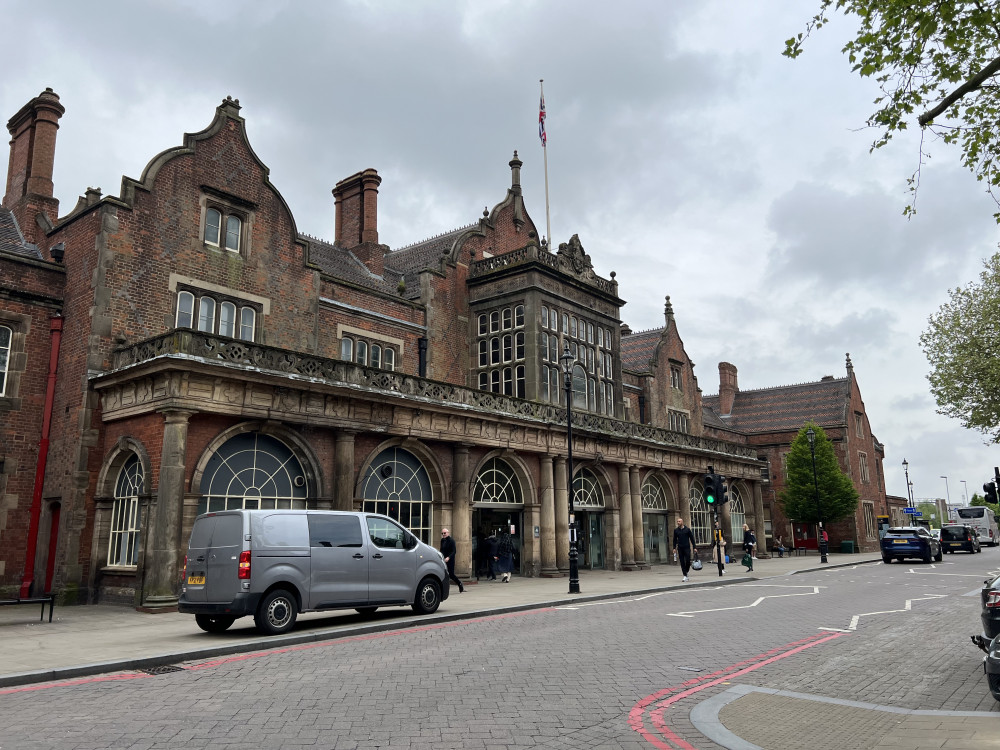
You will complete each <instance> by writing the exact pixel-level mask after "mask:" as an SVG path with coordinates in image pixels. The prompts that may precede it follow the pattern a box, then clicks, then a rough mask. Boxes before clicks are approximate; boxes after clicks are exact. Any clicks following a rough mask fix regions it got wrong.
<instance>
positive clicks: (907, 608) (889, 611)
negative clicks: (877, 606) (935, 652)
mask: <svg viewBox="0 0 1000 750" xmlns="http://www.w3.org/2000/svg"><path fill="white" fill-rule="evenodd" d="M945 597H947V594H929V595H928V596H924V597H921V598H920V599H907V600H906V604H904V605H903V608H902V609H887V610H884V611H882V612H862V613H861V614H860V615H854V617H852V618H851V624H850V625H848V626H847V629H848V630H857V629H858V621H859V620H861V618H862V617H871V616H872V615H891V614H893V613H896V612H909V611H910V609H911V608H912V604H913V602H923V601H927V600H929V599H942V598H945Z"/></svg>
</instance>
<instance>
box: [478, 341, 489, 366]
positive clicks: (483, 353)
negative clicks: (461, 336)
mask: <svg viewBox="0 0 1000 750" xmlns="http://www.w3.org/2000/svg"><path fill="white" fill-rule="evenodd" d="M489 363H490V349H489V343H488V342H487V341H486V339H483V340H482V341H480V342H479V366H480V367H486V366H487V365H488V364H489Z"/></svg>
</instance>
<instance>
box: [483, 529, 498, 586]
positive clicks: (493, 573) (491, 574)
mask: <svg viewBox="0 0 1000 750" xmlns="http://www.w3.org/2000/svg"><path fill="white" fill-rule="evenodd" d="M499 546H500V544H499V542H498V541H497V533H496V531H491V532H490V535H489V536H488V537H487V538H486V578H487V580H490V581H495V580H496V579H497V555H498V552H497V548H498V547H499Z"/></svg>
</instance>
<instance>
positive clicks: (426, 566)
mask: <svg viewBox="0 0 1000 750" xmlns="http://www.w3.org/2000/svg"><path fill="white" fill-rule="evenodd" d="M448 589H449V579H448V569H447V568H446V567H445V564H444V559H443V558H442V557H441V553H440V552H438V551H437V550H436V549H434V548H433V547H430V546H428V545H426V544H424V543H423V542H421V541H420V540H419V539H417V538H416V537H415V536H414V535H413V534H411V533H410V532H409V531H407V530H406V529H405V528H403V527H402V526H400V525H399V524H398V523H396V522H395V521H393V520H392V519H391V518H388V517H387V516H380V515H376V514H374V513H350V512H340V511H325V510H227V511H220V512H217V513H205V514H203V515H200V516H198V518H196V519H195V522H194V527H193V528H192V529H191V541H190V542H189V544H188V553H187V557H186V558H185V559H184V574H183V577H182V579H181V596H180V600H179V602H178V610H179V611H180V612H185V613H187V614H193V615H194V616H195V621H196V622H197V623H198V626H199V627H200V628H201V629H202V630H205V631H208V632H209V633H221V632H222V631H224V630H226V629H227V628H228V627H229V626H230V625H232V624H233V622H234V621H235V620H236V618H238V617H245V616H246V615H253V617H254V622H255V623H256V625H257V629H258V630H260V631H261V632H263V633H268V634H277V633H284V632H287V631H288V630H290V629H291V628H292V626H293V625H294V624H295V618H296V617H297V616H298V613H299V612H315V611H318V610H327V609H356V610H357V611H358V612H360V613H362V614H370V613H372V612H374V611H375V610H376V609H377V608H379V607H395V606H405V605H410V606H412V607H413V611H414V612H417V613H418V614H431V613H432V612H435V611H436V610H437V608H438V605H440V603H441V602H443V601H444V600H445V599H447V598H448Z"/></svg>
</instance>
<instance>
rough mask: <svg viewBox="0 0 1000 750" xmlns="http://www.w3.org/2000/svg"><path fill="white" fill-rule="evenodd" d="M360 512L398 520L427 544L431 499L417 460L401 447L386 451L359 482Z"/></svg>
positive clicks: (425, 475)
mask: <svg viewBox="0 0 1000 750" xmlns="http://www.w3.org/2000/svg"><path fill="white" fill-rule="evenodd" d="M361 497H362V510H364V511H365V512H366V513H381V514H382V515H384V516H389V518H392V519H393V520H395V521H399V522H400V523H401V524H403V525H404V526H406V527H407V528H408V529H409V530H410V531H412V532H413V534H414V535H415V536H417V537H419V538H420V539H421V540H423V541H424V542H425V543H429V541H430V533H431V508H432V502H433V496H432V493H431V482H430V477H429V476H428V474H427V470H426V469H425V468H424V466H423V464H421V463H420V459H418V458H417V457H416V456H414V455H413V454H412V453H410V452H409V451H407V450H404V449H403V448H386V449H385V450H384V451H382V452H381V453H379V454H378V455H377V456H376V457H375V459H374V460H373V461H372V463H371V465H370V466H369V467H368V471H367V472H366V473H365V477H364V479H363V480H362V482H361Z"/></svg>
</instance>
